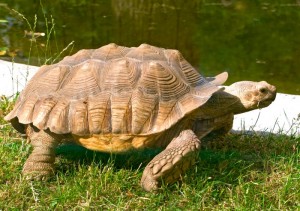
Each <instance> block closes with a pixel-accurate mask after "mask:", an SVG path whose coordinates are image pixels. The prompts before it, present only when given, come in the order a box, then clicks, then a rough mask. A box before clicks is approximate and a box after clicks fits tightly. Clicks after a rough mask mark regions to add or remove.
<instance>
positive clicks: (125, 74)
mask: <svg viewBox="0 0 300 211" xmlns="http://www.w3.org/2000/svg"><path fill="white" fill-rule="evenodd" d="M218 90H219V88H218V87H217V86H216V85H214V84H213V83H210V82H209V81H208V80H206V79H205V77H203V76H201V75H200V74H199V73H198V72H197V71H196V70H195V69H194V68H193V67H192V66H191V65H190V64H189V63H188V62H187V61H186V60H185V59H184V58H183V56H182V55H181V54H180V52H179V51H177V50H171V49H163V48H158V47H154V46H151V45H147V44H142V45H140V46H139V47H132V48H127V47H123V46H118V45H116V44H109V45H106V46H103V47H101V48H99V49H91V50H80V51H79V52H77V53H76V54H74V55H72V56H67V57H65V58H64V59H63V60H62V61H60V62H59V63H57V64H53V65H44V66H42V67H41V68H40V69H39V71H38V72H37V73H36V74H35V75H34V77H33V78H32V79H31V80H30V81H29V83H28V84H27V86H26V88H25V89H24V90H23V91H22V93H21V94H20V96H19V99H18V100H17V102H16V105H15V107H14V109H13V110H12V111H11V112H10V113H9V114H8V115H7V116H6V117H5V119H6V120H9V121H11V122H12V123H13V126H14V127H15V128H16V129H18V130H19V131H20V132H24V131H23V128H24V125H26V124H33V125H34V126H35V127H37V128H38V129H41V130H45V129H49V130H50V131H52V132H54V133H57V134H68V133H71V134H75V135H79V136H81V135H87V134H131V135H138V134H143V135H151V134H153V133H159V132H163V131H164V130H166V129H168V128H170V127H171V126H172V125H174V124H176V123H177V122H178V121H179V120H180V119H182V118H183V117H185V116H186V115H187V114H188V113H190V112H192V111H193V110H195V109H196V108H199V107H201V105H203V104H204V103H205V102H206V101H207V100H208V99H209V98H210V97H211V95H212V94H213V93H214V92H216V91H218Z"/></svg>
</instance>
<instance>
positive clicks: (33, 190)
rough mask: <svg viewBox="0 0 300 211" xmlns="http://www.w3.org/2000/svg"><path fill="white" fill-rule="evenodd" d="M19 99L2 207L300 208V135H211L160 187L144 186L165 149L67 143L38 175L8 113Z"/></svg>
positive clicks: (1, 174)
mask: <svg viewBox="0 0 300 211" xmlns="http://www.w3.org/2000/svg"><path fill="white" fill-rule="evenodd" d="M12 106H13V104H12V103H11V102H9V101H7V99H6V98H2V99H1V104H0V128H1V132H0V156H1V165H0V210H49V209H50V210H51V209H57V210H73V209H74V210H89V209H94V210H300V138H295V137H293V136H285V135H274V134H267V135H263V136H262V135H255V134H252V135H245V134H244V135H243V134H242V135H237V134H229V135H227V136H226V137H224V138H217V139H215V140H211V141H203V146H202V150H201V152H200V153H199V159H198V162H197V163H196V165H195V168H192V169H191V170H189V171H188V172H187V174H185V175H184V176H183V177H182V181H181V182H178V183H176V184H174V185H171V186H164V187H162V188H161V189H160V190H159V191H158V193H148V192H145V191H143V190H142V189H141V187H140V186H139V180H140V178H141V175H142V172H143V168H144V167H145V166H146V164H147V162H149V161H150V160H151V157H153V156H154V155H155V153H157V150H156V151H155V150H145V151H142V152H132V153H129V154H121V155H109V154H104V153H99V152H93V151H89V150H86V149H84V148H82V147H79V146H75V145H62V146H60V147H59V148H58V149H57V151H56V153H57V160H56V168H57V172H56V175H55V177H53V178H51V179H50V180H48V181H33V182H30V181H27V180H25V178H23V177H22V174H21V170H22V166H23V164H24V162H25V160H26V158H27V156H28V155H29V153H30V151H31V150H32V149H31V147H30V145H28V144H26V140H25V139H23V138H22V137H21V136H20V135H19V134H18V133H16V132H15V131H14V129H13V128H12V127H11V126H10V125H9V124H8V123H7V122H5V121H4V120H3V117H4V115H5V114H6V113H7V112H8V110H10V109H11V108H12Z"/></svg>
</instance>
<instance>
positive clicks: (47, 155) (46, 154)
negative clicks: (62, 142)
mask: <svg viewBox="0 0 300 211" xmlns="http://www.w3.org/2000/svg"><path fill="white" fill-rule="evenodd" d="M28 131H29V132H28ZM27 135H28V137H29V139H30V142H31V145H32V146H33V151H32V153H31V154H30V156H29V157H28V159H27V160H26V162H25V164H24V167H23V175H25V176H26V178H27V179H34V180H36V179H37V180H41V179H45V178H47V177H49V176H51V175H53V174H54V161H55V148H56V147H57V145H58V144H59V139H58V137H57V135H55V134H53V133H51V132H48V131H44V130H40V131H37V132H36V131H34V130H33V128H29V129H27Z"/></svg>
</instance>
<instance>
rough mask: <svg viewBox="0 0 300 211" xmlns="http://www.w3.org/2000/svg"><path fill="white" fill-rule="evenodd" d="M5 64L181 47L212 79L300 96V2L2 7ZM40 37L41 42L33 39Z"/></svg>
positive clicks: (102, 1)
mask: <svg viewBox="0 0 300 211" xmlns="http://www.w3.org/2000/svg"><path fill="white" fill-rule="evenodd" d="M1 2H2V3H0V55H1V56H0V59H5V60H9V61H12V60H13V61H16V62H21V63H26V64H32V65H42V64H44V63H47V64H50V63H52V62H57V61H59V60H60V59H61V58H63V57H64V56H66V55H70V54H73V53H75V52H76V51H78V50H79V49H83V48H98V47H100V46H102V45H105V44H108V43H111V42H114V43H117V44H119V45H125V46H138V45H140V44H141V43H148V44H151V45H156V46H159V47H164V48H175V49H178V50H180V51H181V52H182V54H183V56H184V57H185V58H186V59H187V60H188V61H189V62H190V63H191V64H192V65H193V66H194V67H196V68H197V69H199V70H200V72H201V73H203V74H204V75H205V76H212V75H216V74H218V73H220V72H222V71H228V72H229V80H228V82H227V84H230V83H232V82H234V81H238V80H266V81H268V82H270V83H272V84H275V85H276V86H277V87H278V91H279V92H284V93H290V94H298V95H299V94H300V85H299V83H300V0H276V1H274V0H264V1H259V0H193V1H187V0H177V1H175V0H160V1H159V0H149V1H143V0H98V1H96V0H90V1H87V0H69V1H66V0H60V1H58V0H57V1H43V0H41V1H39V0H26V1H24V0H2V1H1ZM30 32H34V34H33V35H34V36H32V33H30Z"/></svg>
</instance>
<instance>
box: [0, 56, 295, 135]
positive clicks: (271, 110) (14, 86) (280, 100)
mask: <svg viewBox="0 0 300 211" xmlns="http://www.w3.org/2000/svg"><path fill="white" fill-rule="evenodd" d="M37 69H38V67H35V66H28V65H24V64H17V63H14V64H13V63H11V62H6V61H2V60H0V96H1V95H5V96H13V95H14V94H15V93H16V92H18V91H21V90H22V89H23V88H24V86H25V84H26V83H27V81H28V80H29V79H30V78H31V77H32V76H33V75H34V73H35V72H36V71H37ZM233 130H235V131H245V130H246V131H250V132H257V131H258V132H271V133H284V134H295V135H297V136H299V135H300V96H297V95H288V94H280V93H279V94H278V95H277V97H276V100H275V101H274V102H273V103H272V104H271V105H270V106H269V107H267V108H264V109H261V110H255V111H250V112H247V113H243V114H240V115H236V116H235V119H234V125H233Z"/></svg>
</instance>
